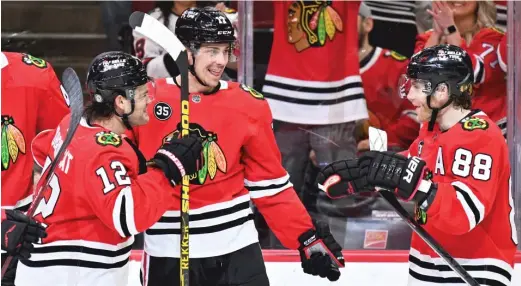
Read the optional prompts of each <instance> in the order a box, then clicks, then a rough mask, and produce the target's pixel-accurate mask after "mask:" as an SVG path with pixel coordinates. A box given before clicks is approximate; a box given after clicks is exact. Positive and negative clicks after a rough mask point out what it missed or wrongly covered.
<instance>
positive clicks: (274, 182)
mask: <svg viewBox="0 0 521 286" xmlns="http://www.w3.org/2000/svg"><path fill="white" fill-rule="evenodd" d="M288 180H289V174H286V175H285V176H284V177H280V178H277V179H271V180H261V181H249V180H247V179H244V185H245V186H246V187H269V186H271V185H281V184H284V183H286V182H287V181H288Z"/></svg>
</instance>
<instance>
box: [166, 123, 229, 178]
mask: <svg viewBox="0 0 521 286" xmlns="http://www.w3.org/2000/svg"><path fill="white" fill-rule="evenodd" d="M181 129H182V128H181V123H178V124H177V128H176V130H174V131H173V132H172V133H170V134H168V135H167V136H165V137H164V138H163V143H165V142H167V141H169V140H170V139H172V138H180V137H181ZM188 130H189V132H190V133H189V134H190V136H194V135H195V136H197V137H199V138H201V139H202V141H203V156H202V157H203V166H202V167H201V169H200V170H199V171H198V172H197V173H196V174H194V175H191V176H190V184H196V185H202V184H204V182H206V178H207V177H208V176H209V177H210V180H213V179H214V178H215V176H216V175H217V170H219V171H221V172H222V173H223V174H226V170H227V163H226V157H225V156H224V152H223V151H222V149H221V147H220V146H219V144H218V142H217V141H218V138H217V134H215V133H214V132H212V131H208V130H205V129H204V128H203V127H202V126H201V125H199V124H197V123H190V126H189V128H188Z"/></svg>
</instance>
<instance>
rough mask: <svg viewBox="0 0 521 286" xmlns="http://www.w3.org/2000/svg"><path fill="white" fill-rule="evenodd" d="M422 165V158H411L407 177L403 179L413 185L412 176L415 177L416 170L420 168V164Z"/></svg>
mask: <svg viewBox="0 0 521 286" xmlns="http://www.w3.org/2000/svg"><path fill="white" fill-rule="evenodd" d="M419 163H420V158H418V157H416V156H414V157H411V160H410V161H409V165H407V170H406V173H407V174H405V176H404V177H403V179H404V180H405V181H406V182H407V183H411V182H412V176H413V175H414V172H415V171H416V168H418V164H419Z"/></svg>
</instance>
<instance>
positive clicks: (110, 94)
mask: <svg viewBox="0 0 521 286" xmlns="http://www.w3.org/2000/svg"><path fill="white" fill-rule="evenodd" d="M148 81H149V78H148V76H147V71H146V68H145V66H144V65H143V63H142V62H141V61H140V60H139V59H138V58H136V57H134V56H132V55H129V54H127V53H124V52H106V53H102V54H100V55H98V56H97V57H95V58H94V60H92V62H91V64H90V66H89V71H88V73H87V89H88V92H89V94H90V96H91V99H92V105H91V106H90V107H89V108H91V109H93V110H94V109H96V110H97V111H98V112H99V113H100V114H111V113H115V114H116V115H117V116H119V117H121V118H122V119H123V123H124V124H125V126H126V127H127V128H128V129H130V130H132V127H131V125H130V122H129V119H128V116H129V115H130V114H132V112H134V105H135V101H134V95H135V90H136V88H137V87H139V86H141V85H144V84H146V83H147V82H148ZM118 95H122V96H125V97H126V98H127V99H129V100H130V103H131V110H130V113H124V114H118V113H117V112H116V110H115V108H114V99H115V98H116V96H118Z"/></svg>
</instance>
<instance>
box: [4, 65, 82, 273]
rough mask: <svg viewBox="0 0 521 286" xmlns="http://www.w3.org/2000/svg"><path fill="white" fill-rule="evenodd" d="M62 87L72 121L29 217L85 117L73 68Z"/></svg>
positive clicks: (9, 260) (47, 171)
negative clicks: (67, 100)
mask: <svg viewBox="0 0 521 286" xmlns="http://www.w3.org/2000/svg"><path fill="white" fill-rule="evenodd" d="M62 85H63V88H64V89H65V93H66V94H65V96H68V97H69V101H70V112H71V113H70V119H69V128H68V129H67V134H66V135H65V139H64V140H63V143H62V145H61V146H60V149H59V150H58V153H56V154H55V156H54V160H53V161H52V162H51V164H50V165H49V167H48V168H47V170H45V173H46V174H45V177H42V180H44V183H43V185H42V187H41V188H39V189H38V191H37V193H36V195H35V198H34V200H33V202H32V203H31V206H30V207H29V210H28V211H27V216H28V217H32V216H33V215H34V212H35V211H36V208H37V207H38V205H39V204H40V201H41V200H42V199H43V190H46V189H47V187H49V183H50V181H51V178H52V176H54V170H56V167H57V166H58V163H59V162H60V161H61V160H62V157H63V154H64V153H65V149H67V146H69V144H70V143H71V140H72V137H73V136H74V133H75V132H76V129H78V125H79V124H80V120H81V116H82V115H83V92H82V90H81V83H80V79H79V78H78V75H77V74H76V72H75V71H74V70H73V69H72V68H67V69H66V70H65V71H64V72H63V75H62ZM12 259H13V257H12V256H9V257H7V259H6V260H5V262H4V265H2V278H3V277H4V274H5V272H6V271H7V269H8V268H9V264H11V260H12Z"/></svg>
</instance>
